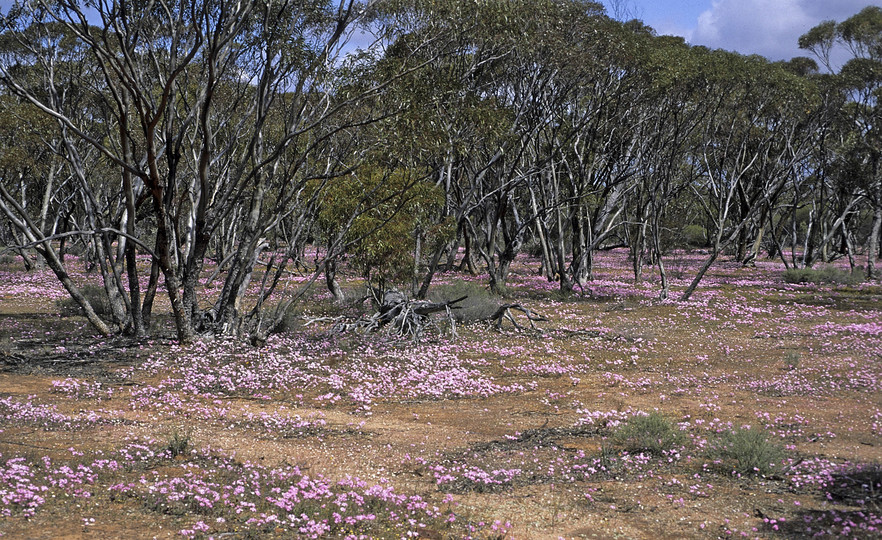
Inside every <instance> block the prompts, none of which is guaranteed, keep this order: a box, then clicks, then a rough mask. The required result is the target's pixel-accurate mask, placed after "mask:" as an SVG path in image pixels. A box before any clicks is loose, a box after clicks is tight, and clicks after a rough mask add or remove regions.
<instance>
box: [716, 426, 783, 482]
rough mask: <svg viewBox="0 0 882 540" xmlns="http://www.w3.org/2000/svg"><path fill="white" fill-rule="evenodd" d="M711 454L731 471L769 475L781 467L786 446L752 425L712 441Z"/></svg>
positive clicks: (742, 473)
mask: <svg viewBox="0 0 882 540" xmlns="http://www.w3.org/2000/svg"><path fill="white" fill-rule="evenodd" d="M709 455H710V457H711V458H713V459H715V460H717V461H719V464H720V466H721V467H723V468H724V469H725V470H727V471H733V472H735V473H737V474H741V475H754V474H759V475H763V476H766V475H769V474H772V473H774V472H776V471H778V470H779V469H780V467H781V460H782V459H783V458H784V449H783V448H782V447H781V445H779V444H776V443H774V442H772V441H770V440H769V436H768V434H767V433H766V432H765V431H763V430H762V429H760V428H758V427H752V428H741V429H737V430H735V431H729V432H726V433H723V434H722V435H721V436H720V437H719V438H718V439H717V440H716V441H713V442H712V443H711V447H710V450H709Z"/></svg>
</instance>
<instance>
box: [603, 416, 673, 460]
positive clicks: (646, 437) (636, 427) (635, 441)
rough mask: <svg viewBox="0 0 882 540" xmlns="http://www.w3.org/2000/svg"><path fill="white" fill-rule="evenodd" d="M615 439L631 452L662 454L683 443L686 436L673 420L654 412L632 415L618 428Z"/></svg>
mask: <svg viewBox="0 0 882 540" xmlns="http://www.w3.org/2000/svg"><path fill="white" fill-rule="evenodd" d="M613 440H614V441H615V443H616V444H618V445H620V446H622V447H623V448H624V449H625V450H627V451H629V452H631V453H638V452H646V453H649V454H653V455H661V454H663V453H664V452H665V451H666V450H671V449H672V448H674V447H675V446H679V445H681V444H683V441H684V440H685V436H684V434H683V432H682V431H680V430H679V429H677V426H676V425H674V423H673V422H671V421H670V420H668V419H667V418H665V417H664V416H662V415H661V414H659V413H656V412H654V413H650V414H648V415H645V416H644V415H639V416H632V417H631V418H630V419H628V421H627V422H626V423H625V424H623V425H622V426H620V427H619V428H618V429H617V430H616V432H615V433H614V435H613Z"/></svg>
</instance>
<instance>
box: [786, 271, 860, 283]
mask: <svg viewBox="0 0 882 540" xmlns="http://www.w3.org/2000/svg"><path fill="white" fill-rule="evenodd" d="M784 281H785V282H787V283H814V284H817V285H857V284H858V283H861V282H863V281H864V277H863V272H859V271H856V272H854V273H852V272H848V271H846V270H842V269H839V268H836V267H835V266H825V267H823V268H790V269H788V270H786V271H785V272H784Z"/></svg>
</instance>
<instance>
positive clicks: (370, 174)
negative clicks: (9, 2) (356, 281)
mask: <svg viewBox="0 0 882 540" xmlns="http://www.w3.org/2000/svg"><path fill="white" fill-rule="evenodd" d="M0 25H2V29H0V123H2V128H0V210H2V214H0V243H2V245H3V246H5V251H4V253H6V254H7V256H9V255H12V254H15V255H16V256H20V257H21V260H22V261H23V263H24V264H25V265H26V266H27V267H29V268H30V267H31V266H32V265H47V266H48V267H49V268H50V269H51V270H52V271H53V272H54V273H55V275H56V276H57V277H58V279H59V280H61V282H62V283H63V284H64V286H65V288H66V289H67V290H68V291H69V292H70V294H71V296H72V298H73V299H74V301H76V302H77V303H78V304H79V305H80V306H81V308H82V309H83V310H84V313H85V314H86V316H87V317H88V318H89V320H90V321H91V322H92V324H93V325H94V326H95V327H96V328H97V329H98V330H99V331H100V332H102V333H105V334H114V333H129V334H135V335H143V334H146V333H148V332H149V331H150V329H151V315H152V312H153V305H154V300H155V298H156V295H157V294H158V293H159V294H167V295H168V299H169V301H170V305H171V309H172V312H173V314H174V319H175V327H176V330H177V334H178V338H179V339H180V340H181V341H191V340H193V339H194V338H195V337H196V336H197V335H199V334H227V335H237V336H242V337H248V338H252V339H255V338H257V340H258V341H260V340H261V339H265V337H266V335H267V334H268V333H270V332H272V331H273V329H275V328H277V326H278V325H277V323H278V321H280V320H281V318H282V317H283V316H284V314H285V312H286V311H287V310H288V309H289V307H290V306H291V304H292V303H294V302H296V301H298V299H299V298H301V297H302V296H303V294H304V293H305V291H306V290H308V288H309V287H312V286H315V284H316V282H319V283H324V284H326V285H327V286H328V287H329V288H330V290H331V291H332V293H333V294H334V295H335V296H336V297H338V298H339V299H341V300H342V297H343V292H342V289H341V286H340V284H339V281H340V280H341V279H342V278H341V277H339V274H338V269H339V268H342V267H343V266H344V265H345V267H346V268H349V269H352V270H354V271H356V272H357V273H360V274H361V276H362V278H364V280H365V281H366V282H367V283H369V284H375V285H380V284H389V283H391V284H397V285H398V286H399V287H406V288H407V289H408V290H409V291H410V293H411V294H412V295H413V296H415V297H424V296H425V295H426V294H427V292H428V289H429V286H430V284H431V281H432V278H433V275H434V274H435V273H436V272H438V271H441V270H450V269H455V268H456V269H460V270H461V271H463V272H472V273H486V274H487V280H488V285H489V287H490V288H491V289H492V290H494V291H496V292H501V291H504V289H505V283H506V278H507V274H508V271H509V268H510V265H511V264H512V262H513V261H514V259H515V257H516V256H517V255H518V254H521V253H525V252H529V253H531V254H533V255H535V256H537V257H538V258H539V260H541V267H540V268H537V270H538V271H540V272H542V273H543V274H544V275H545V276H547V278H548V279H549V280H551V281H556V282H558V283H559V287H560V289H561V291H562V292H564V293H570V292H581V291H584V290H585V288H586V287H589V286H590V281H591V279H592V260H593V256H594V255H595V254H596V253H597V252H598V250H605V249H611V248H616V247H627V248H628V249H629V250H630V253H631V257H630V259H631V261H632V262H633V270H634V279H635V280H638V281H639V280H641V279H643V278H644V276H646V275H648V274H649V273H657V274H658V275H659V277H660V280H659V283H660V291H659V296H660V297H661V298H663V299H664V298H666V297H667V296H668V280H667V275H666V269H665V265H664V259H663V258H662V256H663V255H665V254H667V253H669V252H671V251H672V250H675V249H701V250H703V252H704V253H705V254H706V259H705V261H706V262H705V264H704V265H703V267H702V268H701V269H700V270H699V271H698V273H697V274H696V275H695V276H694V279H693V281H692V283H691V286H689V287H688V288H687V289H686V290H685V291H684V292H683V294H682V297H681V298H682V299H683V300H687V299H688V298H689V297H690V295H691V294H692V292H693V291H694V290H695V288H696V287H698V286H699V284H700V281H701V279H702V277H703V275H704V273H705V272H706V271H707V269H708V268H709V267H710V266H711V265H712V264H713V262H714V261H715V260H716V259H717V258H718V257H719V256H721V255H726V256H730V257H734V258H735V259H737V260H738V261H740V262H742V263H743V264H745V265H749V264H751V263H752V261H754V260H755V259H756V258H757V257H771V258H776V259H780V260H782V261H783V262H784V264H785V265H786V266H788V267H795V268H802V267H811V266H813V265H817V264H819V263H824V262H829V261H831V260H833V259H840V258H844V257H847V259H848V261H849V262H850V264H851V266H852V269H853V271H854V272H860V273H862V275H864V276H865V277H866V278H867V279H879V275H880V271H879V268H878V267H877V262H876V258H877V256H878V255H879V252H880V247H882V246H880V235H882V173H880V158H882V140H880V129H879V121H880V118H879V115H880V108H879V106H878V99H879V98H880V92H882V9H880V8H878V7H867V8H866V9H864V10H863V11H861V12H860V13H857V14H855V15H854V16H853V17H851V18H849V19H847V20H844V21H838V22H837V21H829V22H825V23H822V24H821V25H819V26H817V27H816V28H814V29H812V30H811V31H810V32H808V33H807V34H805V35H804V36H802V38H800V42H799V45H800V47H802V48H803V49H805V51H806V55H807V57H804V58H795V59H793V60H791V61H789V62H774V63H773V62H769V61H768V60H766V59H764V58H762V57H757V56H742V55H739V54H736V53H732V52H726V51H722V50H709V49H707V48H704V47H692V46H689V45H688V44H686V43H685V42H684V41H683V40H682V39H681V38H676V37H671V36H658V35H656V33H655V32H654V31H653V30H652V29H651V28H649V27H647V26H645V25H644V24H642V23H641V22H640V21H636V20H632V21H626V22H623V21H618V20H614V19H613V18H611V17H610V16H608V15H607V14H606V13H605V12H604V10H603V8H602V6H600V5H599V4H596V3H593V2H585V1H578V0H558V1H555V0H514V1H512V0H483V1H477V2H460V1H452V0H451V1H448V0H368V1H365V2H356V1H354V0H339V1H333V2H331V1H323V0H305V1H297V2H293V1H292V2H285V1H281V2H279V1H271V0H264V1H248V0H241V1H236V2H232V1H228V0H215V1H197V2H191V1H187V2H183V1H182V2H173V1H163V0H159V1H149V2H147V1H142V2H119V3H117V2H113V1H109V2H103V1H102V2H87V3H85V4H82V5H81V3H80V2H66V1H60V2H49V1H31V2H26V3H24V4H22V5H15V6H13V7H12V8H10V9H9V11H8V12H7V13H5V14H3V15H2V18H0ZM356 43H358V44H359V46H356V45H355V44H356ZM838 50H847V51H848V54H849V60H848V61H847V62H846V63H845V64H844V65H842V66H838V65H833V64H832V63H831V57H833V56H831V55H833V53H834V52H835V51H838ZM66 254H75V255H78V256H79V257H77V259H72V258H71V257H68V258H65V255H66ZM83 259H84V260H86V261H87V262H88V264H89V265H90V266H92V267H94V269H95V271H96V272H100V275H101V276H102V278H103V284H104V292H105V293H106V296H107V299H108V300H109V303H110V306H111V309H110V310H109V313H107V314H102V315H99V314H97V313H96V310H95V309H93V306H92V305H91V302H90V297H89V296H88V295H85V294H83V291H82V290H81V288H80V287H79V286H78V284H76V283H74V282H73V281H72V280H71V279H70V277H69V276H68V270H67V265H69V264H71V261H73V260H76V261H80V260H83ZM77 264H79V262H78V263H77ZM207 265H208V266H210V268H211V269H212V270H213V272H212V275H211V276H210V277H208V278H207V277H206V273H207V272H206V266H207ZM305 269H308V271H309V279H307V280H305V281H301V283H300V286H299V288H298V289H297V290H287V289H286V290H285V291H284V293H282V292H280V291H278V290H277V289H279V288H280V287H279V284H280V283H283V282H284V280H285V276H287V275H289V273H290V272H292V271H304V270H305ZM347 275H349V276H354V275H357V274H353V273H352V272H349V273H348V274H347ZM252 277H254V278H255V279H259V281H260V287H259V293H258V294H257V296H256V298H255V297H254V296H249V298H248V300H247V301H246V300H245V295H246V292H247V291H248V290H249V285H251V286H252V287H251V290H252V291H253V288H254V287H253V285H254V284H253V283H252ZM206 279H211V280H216V281H219V282H222V286H221V287H220V293H212V294H211V295H210V296H208V295H207V294H206V293H205V291H204V290H203V287H202V286H203V285H204V284H205V282H206ZM154 326H155V325H154Z"/></svg>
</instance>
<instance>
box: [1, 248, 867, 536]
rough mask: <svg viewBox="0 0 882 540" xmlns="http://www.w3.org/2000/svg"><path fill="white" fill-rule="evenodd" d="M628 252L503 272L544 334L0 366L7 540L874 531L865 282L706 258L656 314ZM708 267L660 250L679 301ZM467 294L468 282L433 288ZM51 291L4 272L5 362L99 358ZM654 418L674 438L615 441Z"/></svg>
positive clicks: (177, 350)
mask: <svg viewBox="0 0 882 540" xmlns="http://www.w3.org/2000/svg"><path fill="white" fill-rule="evenodd" d="M625 255H626V254H625V253H623V252H619V251H614V252H609V253H604V254H602V255H601V256H599V257H598V260H597V261H596V279H595V281H593V282H592V283H591V285H590V287H589V288H588V289H586V290H585V291H582V292H581V294H577V295H574V296H573V297H571V298H563V297H561V296H560V295H558V294H556V293H555V291H554V289H555V286H554V285H555V284H553V283H549V282H548V281H546V280H545V279H544V278H542V277H541V276H538V275H536V274H535V268H536V267H537V264H536V261H532V260H529V259H527V258H522V259H519V260H518V263H517V265H516V269H515V273H514V275H513V276H512V278H511V281H510V290H511V294H512V295H513V296H514V298H516V299H517V301H519V302H521V303H522V304H524V305H529V307H530V308H531V309H535V310H536V311H538V312H540V313H541V314H543V315H545V316H546V317H548V319H549V321H548V322H547V323H540V326H541V327H542V333H541V334H539V333H535V334H534V333H527V332H516V331H514V329H512V328H506V329H503V330H502V331H498V330H496V329H494V328H491V327H489V326H487V325H485V324H482V323H476V324H472V325H466V326H460V327H459V332H458V336H457V337H456V338H452V337H449V336H432V338H433V339H431V340H429V341H427V342H424V343H422V344H418V345H415V344H413V343H410V342H401V341H397V340H394V339H391V338H389V337H388V336H385V335H383V334H377V335H370V336H356V335H344V336H340V337H335V338H331V337H328V336H327V335H326V334H325V333H324V332H323V329H322V328H318V327H314V326H308V327H305V328H304V329H303V330H302V331H300V332H291V333H284V334H280V335H276V336H273V337H271V339H270V341H269V342H268V343H267V345H266V346H265V347H262V348H253V347H250V346H248V345H246V344H243V343H239V342H235V341H225V340H204V341H200V342H198V343H195V344H193V345H189V346H180V345H177V344H175V343H174V342H171V341H167V340H159V339H157V340H155V341H144V342H143V343H141V344H139V345H137V346H135V347H130V348H129V349H128V350H127V351H126V353H125V354H126V355H127V358H126V361H125V362H123V361H120V362H114V361H113V359H111V360H110V361H107V360H106V359H105V360H102V362H101V363H100V366H98V367H94V366H93V367H94V369H92V370H91V371H89V370H85V371H84V370H81V371H76V370H73V371H70V370H67V371H66V368H65V363H64V362H61V361H59V362H56V364H54V365H51V366H47V365H41V367H40V368H39V369H36V368H35V369H30V370H27V369H25V370H23V369H22V368H23V366H22V365H20V363H15V362H11V361H5V360H3V359H4V358H6V356H3V357H0V536H2V537H9V538H18V537H38V536H46V537H49V536H51V531H53V530H54V528H56V527H60V526H64V527H65V528H66V530H68V531H72V532H71V533H70V534H71V535H72V536H70V537H77V536H83V537H85V536H89V535H90V534H92V533H95V534H97V533H99V532H100V533H101V534H103V535H104V536H107V537H125V536H132V535H133V534H134V535H135V536H137V537H144V538H148V537H177V538H227V537H234V538H257V537H260V538H263V537H280V538H291V537H303V538H326V537H327V538H508V537H514V538H558V537H563V538H575V537H597V538H607V537H613V536H617V535H618V536H622V537H629V538H660V537H670V538H693V537H694V538H808V537H843V538H879V537H882V485H880V481H882V450H880V448H882V287H880V286H879V284H863V285H858V286H847V287H846V286H837V285H830V286H826V285H825V286H819V285H812V284H798V285H797V284H787V283H785V282H784V281H783V280H782V277H781V276H782V272H783V265H780V264H778V263H776V262H773V261H761V262H759V263H758V264H757V267H754V268H742V267H741V266H740V265H738V264H734V263H731V262H727V261H721V262H720V263H718V264H717V265H716V266H715V267H714V269H713V270H712V272H711V274H709V276H708V277H707V279H706V280H705V282H703V284H702V287H701V288H700V289H699V291H698V292H697V293H696V295H695V296H694V298H693V300H691V301H689V302H678V301H674V300H666V301H664V302H660V301H658V300H657V297H658V281H657V279H655V278H654V277H652V276H651V275H650V276H649V277H648V278H647V279H645V280H644V281H642V282H641V283H637V284H635V283H634V281H633V278H632V277H631V276H630V275H629V273H628V268H629V267H628V262H627V260H626V256H625ZM700 259H701V258H700V256H699V255H694V254H686V253H679V254H676V255H675V256H673V257H672V258H671V260H670V261H669V268H673V269H674V271H672V276H673V279H672V282H673V289H674V291H676V290H678V289H681V288H683V287H685V286H686V285H688V282H689V279H690V277H691V275H692V273H693V271H694V269H695V267H696V266H697V265H698V264H699V263H700ZM647 273H648V274H651V268H650V269H648V272H647ZM74 277H75V279H78V280H81V282H83V283H85V282H88V281H89V280H90V279H94V277H92V276H85V275H79V274H76V275H74ZM459 280H468V281H476V282H478V283H480V282H481V276H463V275H461V274H456V273H451V274H442V275H440V276H439V278H438V280H437V283H438V285H437V286H438V287H444V286H446V285H447V284H450V283H455V282H456V281H459ZM672 296H674V295H672ZM325 297H326V295H324V294H321V293H320V294H317V295H316V297H315V298H313V299H312V300H311V301H310V302H314V303H316V305H326V304H327V301H326V300H325ZM61 298H64V294H63V291H62V290H61V289H60V287H59V286H58V285H57V284H56V283H55V282H54V281H53V279H52V277H51V275H49V274H47V273H45V272H31V273H25V272H23V271H21V270H18V269H16V268H15V267H14V266H9V267H5V268H0V315H2V317H0V352H3V351H14V350H16V347H17V345H16V344H18V343H24V342H29V343H30V342H34V340H43V341H48V342H50V343H52V344H53V346H54V349H53V350H55V351H57V352H59V353H64V352H65V351H67V347H70V350H71V351H76V352H71V354H70V358H71V360H76V362H75V363H76V365H90V364H89V362H88V358H85V359H84V358H82V356H83V352H82V348H79V349H78V348H76V347H75V346H74V345H76V343H77V342H78V341H80V340H83V339H89V340H92V341H94V342H95V343H97V345H96V348H97V349H100V348H101V347H102V346H103V344H102V343H101V342H100V340H98V339H97V338H95V337H93V336H90V334H91V331H90V330H89V329H88V328H87V327H86V326H85V324H84V323H83V322H82V321H81V320H78V319H76V318H74V319H71V318H62V317H59V316H56V315H53V314H52V313H53V311H54V309H55V304H54V303H53V302H55V301H56V300H58V299H61ZM322 303H324V304H322ZM312 307H313V306H311V304H306V305H305V306H304V309H305V312H307V313H308V312H309V310H310V309H311V308H312ZM61 328H63V329H64V332H61V331H60V330H59V329H61ZM111 341H112V340H109V341H108V343H110V342H111ZM3 354H7V352H3ZM9 354H11V352H9ZM4 362H5V363H4ZM657 413H660V414H661V415H662V416H663V417H664V418H666V419H668V420H669V421H670V423H671V425H672V426H674V428H675V430H676V431H677V432H678V433H679V435H680V436H679V437H677V439H676V440H677V442H676V444H673V445H671V446H670V447H667V448H665V449H664V450H662V451H656V452H651V451H639V450H631V449H628V448H627V447H626V446H624V445H623V444H622V443H621V441H620V440H619V439H618V438H617V434H620V433H621V429H622V426H625V425H627V424H628V423H629V422H632V421H633V419H634V418H636V417H644V416H648V415H651V414H657ZM747 428H752V429H753V430H760V431H761V432H762V433H763V434H764V436H766V437H768V440H769V441H770V444H772V445H774V446H775V447H776V448H779V449H780V450H781V453H780V455H776V456H777V457H775V462H774V463H770V464H769V466H770V467H769V469H768V470H766V471H762V472H754V471H745V470H741V469H739V468H738V466H737V463H733V462H731V461H728V460H727V459H725V458H721V457H720V455H719V454H718V453H715V452H714V449H715V448H718V447H719V444H720V441H721V440H725V437H726V436H727V435H731V434H733V433H736V432H739V431H741V430H745V429H747Z"/></svg>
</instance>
